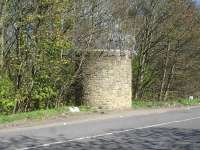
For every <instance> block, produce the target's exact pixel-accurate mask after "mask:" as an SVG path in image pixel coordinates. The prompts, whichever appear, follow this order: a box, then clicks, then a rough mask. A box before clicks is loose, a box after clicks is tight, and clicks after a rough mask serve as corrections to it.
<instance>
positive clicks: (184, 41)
mask: <svg viewBox="0 0 200 150" xmlns="http://www.w3.org/2000/svg"><path fill="white" fill-rule="evenodd" d="M96 48H101V49H102V48H106V49H113V48H115V49H120V50H122V54H123V50H127V49H130V51H131V53H132V54H133V63H132V68H133V69H132V70H133V82H132V87H133V97H134V99H137V100H135V101H134V102H133V107H154V106H155V107H156V106H159V107H162V106H168V105H170V106H173V105H190V104H191V105H195V104H199V103H198V101H199V100H194V101H187V100H184V98H187V97H189V96H190V95H192V96H194V97H195V98H196V97H198V96H200V92H199V89H200V71H199V70H200V67H199V66H200V8H199V7H198V6H197V5H196V4H195V1H193V0H76V1H74V0H0V122H9V121H12V120H19V119H23V118H30V119H34V118H36V119H41V118H43V117H44V118H45V117H48V116H49V115H56V114H60V113H63V112H65V111H66V109H65V108H67V106H71V105H74V106H82V105H84V103H83V101H82V87H81V79H82V74H81V73H82V70H81V69H82V66H83V64H84V61H86V60H85V59H86V57H85V56H86V53H85V51H84V50H88V49H90V50H91V49H96ZM80 51H81V53H80ZM143 99H148V100H149V101H143ZM170 99H175V100H174V101H168V100H170ZM176 99H181V100H176ZM156 100H157V101H156ZM6 115H8V116H6Z"/></svg>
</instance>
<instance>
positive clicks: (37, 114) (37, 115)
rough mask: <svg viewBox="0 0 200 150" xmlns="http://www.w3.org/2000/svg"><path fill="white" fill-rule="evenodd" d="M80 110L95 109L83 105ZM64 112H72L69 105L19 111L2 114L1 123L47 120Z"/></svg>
mask: <svg viewBox="0 0 200 150" xmlns="http://www.w3.org/2000/svg"><path fill="white" fill-rule="evenodd" d="M79 108H80V112H92V111H94V110H93V109H92V108H90V107H86V106H81V107H79ZM62 114H70V111H69V107H62V108H58V109H47V110H38V111H33V112H26V113H17V114H12V115H0V124H5V123H13V122H16V121H22V120H45V119H48V118H53V117H56V116H59V115H62Z"/></svg>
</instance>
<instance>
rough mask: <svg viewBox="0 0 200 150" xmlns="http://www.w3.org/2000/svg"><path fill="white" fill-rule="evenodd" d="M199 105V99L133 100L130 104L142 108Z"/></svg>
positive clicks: (135, 107)
mask: <svg viewBox="0 0 200 150" xmlns="http://www.w3.org/2000/svg"><path fill="white" fill-rule="evenodd" d="M197 105H200V99H194V100H189V99H178V100H168V101H156V100H133V103H132V106H133V108H134V109H144V108H170V107H181V106H197Z"/></svg>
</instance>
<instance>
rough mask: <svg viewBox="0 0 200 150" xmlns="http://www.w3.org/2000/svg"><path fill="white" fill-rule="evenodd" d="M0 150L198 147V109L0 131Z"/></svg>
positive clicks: (198, 149) (187, 149) (176, 149)
mask: <svg viewBox="0 0 200 150" xmlns="http://www.w3.org/2000/svg"><path fill="white" fill-rule="evenodd" d="M0 150H200V108H199V107H196V108H191V109H182V110H176V111H170V112H165V113H160V114H150V115H143V116H119V117H114V118H109V119H103V120H102V119H101V120H91V121H83V122H77V123H63V124H60V125H55V126H49V127H35V128H24V129H20V130H16V131H8V132H0Z"/></svg>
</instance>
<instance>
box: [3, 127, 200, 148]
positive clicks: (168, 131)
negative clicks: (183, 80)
mask: <svg viewBox="0 0 200 150" xmlns="http://www.w3.org/2000/svg"><path fill="white" fill-rule="evenodd" d="M42 139H43V138H42V137H37V138H36V137H35V138H31V137H25V136H21V137H17V138H11V139H9V140H7V141H3V139H0V140H1V141H0V150H10V149H17V148H20V147H27V146H36V145H39V144H41V143H43V142H45V143H46V142H48V143H51V142H55V141H57V140H56V139H52V138H48V139H45V141H43V140H42ZM59 139H62V140H67V139H64V137H59ZM38 149H40V150H200V130H197V129H179V128H149V129H143V130H136V131H131V132H126V133H120V134H115V135H111V136H105V137H99V138H95V139H90V140H82V141H77V142H66V143H63V144H57V145H52V146H50V147H40V148H37V150H38Z"/></svg>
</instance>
